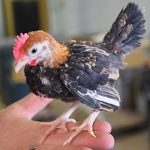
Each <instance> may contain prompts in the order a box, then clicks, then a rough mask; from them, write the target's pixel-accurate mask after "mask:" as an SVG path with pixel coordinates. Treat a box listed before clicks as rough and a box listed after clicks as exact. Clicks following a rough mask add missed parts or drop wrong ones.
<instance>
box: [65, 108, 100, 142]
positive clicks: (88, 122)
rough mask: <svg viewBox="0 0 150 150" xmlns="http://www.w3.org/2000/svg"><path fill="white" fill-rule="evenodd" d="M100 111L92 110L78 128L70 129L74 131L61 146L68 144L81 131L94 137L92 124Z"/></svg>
mask: <svg viewBox="0 0 150 150" xmlns="http://www.w3.org/2000/svg"><path fill="white" fill-rule="evenodd" d="M99 113H100V111H98V110H94V111H93V112H92V113H91V114H90V115H89V116H88V117H87V118H86V119H85V120H84V121H83V123H82V124H81V125H80V126H78V127H73V128H72V129H73V130H75V131H74V132H73V133H72V135H71V136H70V137H69V139H68V140H67V141H65V143H64V144H63V145H67V144H69V143H70V142H71V141H72V140H73V139H74V138H75V137H76V136H77V135H78V134H80V133H81V132H82V131H84V130H86V131H88V132H89V133H90V135H92V136H94V137H96V136H95V134H94V132H93V123H94V121H95V119H96V118H97V116H98V115H99Z"/></svg>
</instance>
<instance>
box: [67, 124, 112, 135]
mask: <svg viewBox="0 0 150 150" xmlns="http://www.w3.org/2000/svg"><path fill="white" fill-rule="evenodd" d="M81 123H82V122H77V123H73V122H71V123H68V125H67V127H68V128H69V129H70V130H71V128H72V127H74V126H79V125H81ZM111 129H112V127H111V125H110V123H108V122H106V121H95V122H94V125H93V130H94V131H103V132H109V133H110V132H111Z"/></svg>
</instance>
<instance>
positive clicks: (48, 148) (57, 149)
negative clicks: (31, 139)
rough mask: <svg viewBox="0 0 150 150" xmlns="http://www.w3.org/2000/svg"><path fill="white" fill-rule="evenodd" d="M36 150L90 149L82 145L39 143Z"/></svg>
mask: <svg viewBox="0 0 150 150" xmlns="http://www.w3.org/2000/svg"><path fill="white" fill-rule="evenodd" d="M37 150H92V149H91V148H88V147H83V146H70V145H69V146H57V145H41V146H39V147H37Z"/></svg>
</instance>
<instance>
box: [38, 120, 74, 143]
mask: <svg viewBox="0 0 150 150" xmlns="http://www.w3.org/2000/svg"><path fill="white" fill-rule="evenodd" d="M69 122H76V121H75V120H74V119H66V118H65V119H63V118H58V119H56V120H55V121H53V122H51V123H50V124H49V125H50V126H51V127H50V128H49V129H48V130H47V131H46V133H45V134H44V135H43V137H42V139H41V141H40V144H43V142H44V140H45V139H46V138H47V137H48V136H49V135H50V133H51V132H52V131H54V130H55V129H56V128H59V129H62V130H64V131H65V132H68V128H67V123H69Z"/></svg>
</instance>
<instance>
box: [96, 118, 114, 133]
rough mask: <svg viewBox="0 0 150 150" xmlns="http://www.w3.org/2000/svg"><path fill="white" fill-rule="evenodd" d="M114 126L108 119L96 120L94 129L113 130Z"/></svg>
mask: <svg viewBox="0 0 150 150" xmlns="http://www.w3.org/2000/svg"><path fill="white" fill-rule="evenodd" d="M111 130H112V127H111V125H110V123H108V122H106V121H95V122H94V131H104V132H109V133H110V132H111Z"/></svg>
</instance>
